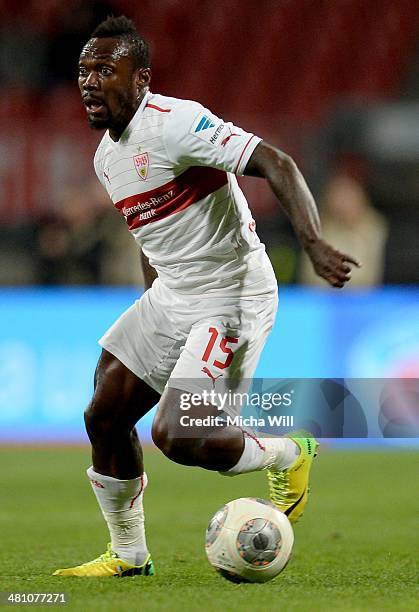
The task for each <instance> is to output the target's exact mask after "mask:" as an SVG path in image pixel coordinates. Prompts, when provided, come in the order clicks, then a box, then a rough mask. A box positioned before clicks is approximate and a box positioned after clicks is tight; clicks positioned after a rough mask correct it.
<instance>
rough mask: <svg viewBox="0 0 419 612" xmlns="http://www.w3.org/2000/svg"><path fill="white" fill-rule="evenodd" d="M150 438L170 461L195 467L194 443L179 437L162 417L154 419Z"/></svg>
mask: <svg viewBox="0 0 419 612" xmlns="http://www.w3.org/2000/svg"><path fill="white" fill-rule="evenodd" d="M151 437H152V439H153V442H154V444H155V445H156V446H157V448H159V449H160V450H161V452H162V453H163V454H164V455H166V457H167V458H168V459H170V460H171V461H175V462H176V463H181V464H182V465H196V462H195V454H196V453H195V446H196V441H195V440H192V439H188V438H184V437H179V436H178V435H177V434H176V432H175V431H173V430H171V428H170V426H169V423H168V421H167V420H166V419H165V418H164V417H156V418H155V419H154V422H153V426H152V429H151Z"/></svg>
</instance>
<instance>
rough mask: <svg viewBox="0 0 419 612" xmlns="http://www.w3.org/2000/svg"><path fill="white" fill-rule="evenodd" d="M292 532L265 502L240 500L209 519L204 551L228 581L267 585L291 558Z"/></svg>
mask: <svg viewBox="0 0 419 612" xmlns="http://www.w3.org/2000/svg"><path fill="white" fill-rule="evenodd" d="M293 543H294V532H293V530H292V527H291V523H290V522H289V520H288V518H287V517H286V515H285V514H283V513H282V512H281V511H280V510H278V508H277V507H276V506H275V505H274V504H272V503H271V502H269V501H267V500H265V499H259V498H252V497H242V498H240V499H234V500H233V501H231V502H229V503H228V504H226V505H225V506H223V507H222V508H220V510H218V512H216V513H215V514H214V516H213V517H212V519H211V521H210V523H209V525H208V528H207V531H206V534H205V550H206V553H207V557H208V560H209V562H210V563H211V565H212V566H213V567H214V568H215V569H216V570H217V571H218V572H219V573H220V574H221V575H222V576H224V578H227V579H228V580H231V581H232V582H267V581H268V580H272V578H275V576H277V575H278V574H279V573H280V572H281V571H282V570H283V569H284V567H285V566H286V564H287V563H288V560H289V558H290V556H291V550H292V545H293Z"/></svg>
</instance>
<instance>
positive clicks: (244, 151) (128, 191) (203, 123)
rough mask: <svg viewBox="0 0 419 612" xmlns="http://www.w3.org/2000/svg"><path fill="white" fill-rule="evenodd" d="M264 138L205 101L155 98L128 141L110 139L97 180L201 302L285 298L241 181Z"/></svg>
mask: <svg viewBox="0 0 419 612" xmlns="http://www.w3.org/2000/svg"><path fill="white" fill-rule="evenodd" d="M260 141H261V139H260V138H258V137H257V136H254V135H253V134H249V133H247V132H245V131H244V130H242V129H241V128H238V127H236V126H234V125H233V124H232V123H225V122H224V121H223V120H222V119H219V118H218V117H216V116H215V115H214V114H212V113H211V112H210V111H208V110H207V109H205V108H204V107H203V106H202V105H200V104H198V103H197V102H192V101H189V100H180V99H176V98H169V97H166V96H161V95H155V94H152V93H147V94H146V96H145V97H144V99H143V100H142V103H141V105H140V107H139V108H138V110H137V112H136V113H135V115H134V117H133V118H132V120H131V122H130V123H129V125H128V126H127V128H126V130H125V131H124V133H123V134H122V136H121V138H120V140H119V141H118V142H114V141H113V140H112V139H111V138H110V136H109V133H108V132H106V134H105V135H104V137H103V139H102V141H101V142H100V144H99V147H98V149H97V151H96V155H95V159H94V165H95V170H96V174H97V176H98V178H99V180H100V182H101V183H102V185H103V186H104V187H105V188H106V190H107V192H108V194H109V196H110V198H111V199H112V201H113V203H114V205H115V207H116V208H117V209H118V210H119V211H121V213H122V214H123V215H124V217H125V220H126V222H127V224H128V228H129V230H130V231H131V233H132V234H133V236H134V238H135V240H136V241H137V242H138V244H139V245H140V246H141V248H142V250H143V252H144V254H145V255H146V256H147V257H148V258H149V261H150V264H151V265H152V266H153V267H154V268H155V269H156V271H157V273H158V276H159V278H160V282H161V283H162V284H163V285H164V286H166V287H168V288H169V289H172V290H174V291H176V292H179V293H182V294H197V295H200V296H201V297H202V296H207V295H208V296H209V295H211V296H215V295H219V296H225V295H228V296H230V297H235V296H237V297H256V298H258V297H259V296H261V297H262V296H265V295H266V294H267V293H272V292H276V290H277V285H276V279H275V275H274V273H273V270H272V266H271V264H270V261H269V259H268V257H267V255H266V253H265V247H264V245H263V244H262V243H261V242H260V240H259V238H258V237H257V235H256V233H255V222H254V220H253V219H252V215H251V213H250V210H249V207H248V205H247V202H246V199H245V197H244V195H243V193H242V191H241V189H240V188H239V186H238V184H237V180H236V177H235V176H234V174H239V175H240V174H243V172H244V170H245V168H246V164H247V162H248V160H249V158H250V156H251V154H252V153H253V151H254V149H255V147H256V146H257V145H258V143H259V142H260Z"/></svg>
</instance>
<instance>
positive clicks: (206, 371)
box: [201, 366, 222, 387]
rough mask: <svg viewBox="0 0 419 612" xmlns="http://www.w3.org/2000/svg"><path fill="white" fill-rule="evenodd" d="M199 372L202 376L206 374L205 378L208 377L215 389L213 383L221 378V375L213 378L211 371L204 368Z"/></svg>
mask: <svg viewBox="0 0 419 612" xmlns="http://www.w3.org/2000/svg"><path fill="white" fill-rule="evenodd" d="M201 372H203V373H204V374H206V375H207V376H209V377H210V378H211V380H212V384H213V386H214V387H215V381H216V380H217V378H221V377H222V374H219V375H218V376H214V374H213V373H212V372H211V370H209V369H208V368H207V367H206V366H205V367H204V368H202V370H201Z"/></svg>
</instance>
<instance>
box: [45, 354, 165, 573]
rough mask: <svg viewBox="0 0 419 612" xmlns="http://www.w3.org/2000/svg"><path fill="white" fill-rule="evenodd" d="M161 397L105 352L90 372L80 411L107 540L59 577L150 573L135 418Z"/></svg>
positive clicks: (141, 461)
mask: <svg viewBox="0 0 419 612" xmlns="http://www.w3.org/2000/svg"><path fill="white" fill-rule="evenodd" d="M159 397H160V395H159V394H158V393H157V392H156V391H154V390H153V389H152V388H151V387H150V386H149V385H147V384H146V383H145V382H144V381H143V380H141V379H140V378H138V377H137V376H136V375H135V374H134V373H133V372H131V371H130V370H129V369H128V368H127V367H125V365H123V364H122V363H121V362H120V361H119V360H118V359H117V358H116V357H114V356H113V355H112V354H111V353H109V352H108V351H106V350H104V351H103V352H102V355H101V357H100V359H99V363H98V366H97V369H96V375H95V391H94V395H93V398H92V401H91V402H90V404H89V407H88V409H87V410H86V413H85V422H86V429H87V432H88V435H89V438H90V441H91V444H92V457H93V465H92V467H90V468H89V469H88V470H87V475H88V477H89V480H90V482H91V484H92V489H93V491H94V493H95V495H96V498H97V501H98V503H99V506H100V508H101V510H102V513H103V516H104V518H105V520H106V522H107V525H108V528H109V532H110V536H111V544H110V546H109V547H108V550H107V552H106V553H105V554H104V555H101V556H100V557H99V558H98V559H95V560H94V561H93V562H89V563H85V564H82V565H80V566H76V567H74V568H67V569H64V570H57V571H56V572H55V574H56V575H61V576H112V575H119V576H123V575H134V574H151V573H153V565H152V562H151V559H150V555H149V552H148V548H147V543H146V538H145V530H144V510H143V494H144V489H145V487H146V484H147V477H146V474H145V473H144V469H143V458H142V450H141V445H140V441H139V439H138V436H137V432H136V430H135V424H136V422H137V421H138V420H139V419H140V418H141V417H142V416H144V415H145V414H146V413H147V412H148V411H149V410H150V409H151V408H152V407H153V406H154V405H155V404H156V403H157V402H158V400H159Z"/></svg>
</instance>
